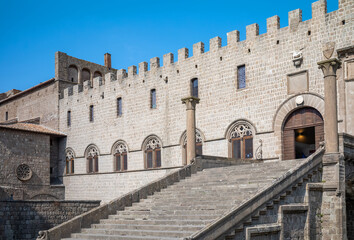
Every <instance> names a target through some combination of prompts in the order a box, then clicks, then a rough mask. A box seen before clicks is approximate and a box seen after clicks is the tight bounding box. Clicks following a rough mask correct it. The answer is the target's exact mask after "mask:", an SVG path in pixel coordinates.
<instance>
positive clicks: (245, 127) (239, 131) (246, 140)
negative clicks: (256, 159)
mask: <svg viewBox="0 0 354 240" xmlns="http://www.w3.org/2000/svg"><path fill="white" fill-rule="evenodd" d="M253 133H254V129H253V127H252V126H251V124H249V123H247V122H245V121H240V122H236V123H235V124H233V125H232V126H231V127H230V128H229V131H228V136H227V137H228V140H229V157H232V158H236V159H251V158H253Z"/></svg>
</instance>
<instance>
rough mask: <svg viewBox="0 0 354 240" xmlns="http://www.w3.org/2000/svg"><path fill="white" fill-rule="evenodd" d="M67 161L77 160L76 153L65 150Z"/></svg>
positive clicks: (68, 149) (69, 149)
mask: <svg viewBox="0 0 354 240" xmlns="http://www.w3.org/2000/svg"><path fill="white" fill-rule="evenodd" d="M65 156H66V159H75V152H74V150H72V149H71V148H67V149H66V150H65Z"/></svg>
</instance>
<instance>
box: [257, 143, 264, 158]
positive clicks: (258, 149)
mask: <svg viewBox="0 0 354 240" xmlns="http://www.w3.org/2000/svg"><path fill="white" fill-rule="evenodd" d="M262 148H263V140H262V139H259V146H258V147H257V149H256V159H257V160H262V158H263V150H262Z"/></svg>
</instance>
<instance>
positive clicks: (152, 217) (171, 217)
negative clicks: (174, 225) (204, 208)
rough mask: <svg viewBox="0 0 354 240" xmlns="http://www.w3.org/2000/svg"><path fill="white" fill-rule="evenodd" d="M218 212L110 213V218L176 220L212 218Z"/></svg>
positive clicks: (216, 216)
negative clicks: (186, 213) (195, 213)
mask: <svg viewBox="0 0 354 240" xmlns="http://www.w3.org/2000/svg"><path fill="white" fill-rule="evenodd" d="M218 217H219V215H217V214H204V215H197V216H193V215H149V214H146V215H109V216H108V218H109V219H122V220H124V219H130V220H144V219H149V220H174V219H188V220H210V221H212V220H213V219H216V218H218Z"/></svg>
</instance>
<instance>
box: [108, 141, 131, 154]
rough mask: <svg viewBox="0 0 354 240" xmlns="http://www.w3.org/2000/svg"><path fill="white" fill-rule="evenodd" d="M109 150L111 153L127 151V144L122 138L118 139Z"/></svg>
mask: <svg viewBox="0 0 354 240" xmlns="http://www.w3.org/2000/svg"><path fill="white" fill-rule="evenodd" d="M111 152H112V154H116V153H123V152H128V147H127V144H126V143H125V142H124V141H122V140H118V141H117V142H115V143H114V144H113V147H112V151H111Z"/></svg>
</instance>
